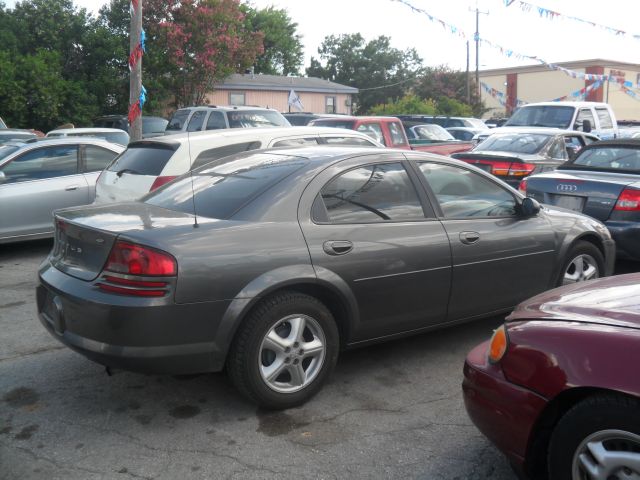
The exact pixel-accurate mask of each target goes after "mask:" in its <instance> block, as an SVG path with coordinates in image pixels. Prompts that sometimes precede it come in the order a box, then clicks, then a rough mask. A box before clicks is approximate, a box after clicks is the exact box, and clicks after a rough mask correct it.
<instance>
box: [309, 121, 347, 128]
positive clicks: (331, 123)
mask: <svg viewBox="0 0 640 480" xmlns="http://www.w3.org/2000/svg"><path fill="white" fill-rule="evenodd" d="M354 123H355V122H354V121H353V120H314V121H313V122H311V125H313V126H314V127H332V128H346V129H347V130H353V125H354Z"/></svg>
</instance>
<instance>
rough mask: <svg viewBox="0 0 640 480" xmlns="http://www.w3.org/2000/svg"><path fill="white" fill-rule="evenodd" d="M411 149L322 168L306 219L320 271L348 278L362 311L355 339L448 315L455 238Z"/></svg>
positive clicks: (335, 280)
mask: <svg viewBox="0 0 640 480" xmlns="http://www.w3.org/2000/svg"><path fill="white" fill-rule="evenodd" d="M407 166H408V164H407V162H406V161H405V159H404V156H402V155H401V154H398V153H394V154H392V155H367V156H360V157H357V158H353V159H349V160H345V161H342V162H339V163H338V164H335V165H333V166H331V167H329V168H327V169H326V170H324V171H323V172H322V173H320V174H319V175H318V176H317V177H316V178H315V179H314V180H313V181H312V182H311V183H310V184H309V186H308V187H307V189H306V190H305V193H304V195H303V198H302V199H301V202H300V207H299V220H300V225H301V228H302V231H303V233H304V236H305V239H306V241H307V245H308V247H309V253H310V255H311V261H312V263H313V266H314V268H315V270H316V274H317V275H318V277H319V278H320V279H321V280H323V281H327V282H329V283H331V284H333V285H335V286H340V285H343V286H345V288H346V290H347V291H348V292H350V293H349V295H350V296H351V298H353V299H355V302H356V303H357V306H358V310H359V318H358V319H357V320H356V325H355V326H354V328H353V330H352V331H351V332H350V340H351V341H352V342H358V341H364V340H367V339H372V338H377V337H382V336H386V335H391V334H395V333H399V332H404V331H411V330H416V329H420V328H424V327H429V326H432V325H434V324H438V323H441V322H444V321H445V319H446V311H447V303H448V298H449V285H450V280H451V253H450V247H449V240H448V238H447V235H446V232H445V230H444V228H443V227H442V224H441V223H440V222H439V221H438V220H436V219H435V217H434V215H433V210H432V209H431V207H430V206H429V204H428V200H427V198H426V195H425V193H424V190H421V189H419V188H416V187H418V186H419V181H418V179H417V175H416V174H415V172H413V171H411V170H408V169H407Z"/></svg>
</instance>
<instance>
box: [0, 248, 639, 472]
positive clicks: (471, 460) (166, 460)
mask: <svg viewBox="0 0 640 480" xmlns="http://www.w3.org/2000/svg"><path fill="white" fill-rule="evenodd" d="M50 248H51V242H50V241H41V242H31V243H24V244H20V245H0V479H3V480H4V479H7V480H9V479H11V480H13V479H47V480H49V479H65V480H66V479H83V480H84V479H112V478H113V479H129V478H134V479H138V478H142V479H178V478H179V479H289V478H291V479H294V478H295V479H297V480H299V479H307V478H308V479H345V478H349V479H365V478H366V479H370V478H385V479H386V478H415V479H425V480H426V479H429V480H439V479H442V480H444V479H446V480H454V479H460V480H462V479H482V478H487V479H494V480H507V479H508V480H514V479H515V476H514V475H513V474H512V473H511V470H510V468H509V466H508V464H507V462H506V460H505V459H504V458H503V456H502V455H501V454H500V453H499V452H498V451H497V450H496V449H495V448H494V447H493V446H492V445H491V444H490V443H489V442H488V441H487V440H486V439H485V438H484V437H483V436H482V435H481V434H480V433H479V431H478V430H477V429H476V428H475V427H474V426H473V424H472V423H471V421H470V420H469V418H468V417H467V415H466V412H465V410H464V406H463V402H462V395H461V389H460V383H461V381H462V364H463V360H464V357H465V355H466V353H467V351H468V350H469V349H471V348H472V347H473V346H474V345H476V344H477V343H479V342H481V341H484V340H485V339H487V338H488V337H489V336H490V334H491V331H492V329H493V328H495V327H496V326H497V325H498V324H500V322H501V321H502V318H491V319H487V320H482V321H477V322H474V323H471V324H467V325H464V326H460V327H455V328H449V329H446V330H441V331H438V332H432V333H429V334H424V335H420V336H416V337H412V338H409V339H404V340H399V341H394V342H390V343H386V344H382V345H377V346H372V347H368V348H363V349H359V350H354V351H349V352H345V353H343V354H342V355H341V357H340V359H339V361H338V365H337V368H336V371H335V373H334V375H333V376H332V378H331V380H330V382H329V383H328V384H327V385H325V386H324V388H323V389H322V390H321V392H320V393H319V394H318V395H317V396H316V397H314V398H313V399H312V400H311V401H310V402H308V403H307V404H306V405H304V406H302V407H300V408H296V409H290V410H287V411H284V412H267V411H262V410H260V409H257V408H256V407H255V405H253V404H251V403H249V402H247V401H245V400H244V399H243V398H242V397H240V396H239V395H238V394H237V393H236V391H235V390H234V389H233V387H232V386H231V385H230V383H229V381H228V380H227V378H226V376H225V375H224V374H206V375H195V376H181V377H173V376H159V375H140V374H135V373H128V372H116V373H115V374H114V375H113V376H111V377H110V376H108V375H107V374H106V373H105V370H104V368H102V367H100V366H99V365H97V364H94V363H92V362H90V361H89V360H86V359H85V358H84V357H82V356H81V355H79V354H77V353H74V352H72V351H71V350H69V349H67V348H66V347H63V346H62V345H61V344H59V343H58V342H57V341H56V340H55V339H54V338H52V337H51V336H50V335H49V334H48V333H47V332H46V331H45V330H44V328H43V327H42V326H41V325H40V323H39V321H38V319H37V316H36V307H35V300H34V290H35V286H36V283H37V277H36V270H37V267H38V264H39V263H40V262H41V261H42V260H43V259H44V257H45V256H46V254H47V253H48V251H49V250H50ZM635 268H636V267H635V266H623V267H622V269H623V270H625V271H632V270H634V269H635Z"/></svg>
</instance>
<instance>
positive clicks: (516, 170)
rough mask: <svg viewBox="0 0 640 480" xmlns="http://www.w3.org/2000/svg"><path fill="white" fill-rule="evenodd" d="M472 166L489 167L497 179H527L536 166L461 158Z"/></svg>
mask: <svg viewBox="0 0 640 480" xmlns="http://www.w3.org/2000/svg"><path fill="white" fill-rule="evenodd" d="M460 160H463V161H465V162H467V163H471V164H472V165H478V164H480V165H488V166H489V167H491V170H490V173H492V174H493V175H495V176H496V177H526V176H528V175H531V173H533V171H534V170H535V168H536V166H535V165H534V164H533V163H522V162H496V161H492V160H473V159H469V158H461V159H460Z"/></svg>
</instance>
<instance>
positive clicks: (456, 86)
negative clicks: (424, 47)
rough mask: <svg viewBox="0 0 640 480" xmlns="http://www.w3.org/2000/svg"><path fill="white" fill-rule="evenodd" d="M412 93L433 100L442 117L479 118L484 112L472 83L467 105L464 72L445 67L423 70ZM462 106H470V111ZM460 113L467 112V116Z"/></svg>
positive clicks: (465, 76)
mask: <svg viewBox="0 0 640 480" xmlns="http://www.w3.org/2000/svg"><path fill="white" fill-rule="evenodd" d="M414 92H415V93H416V95H418V96H419V97H421V98H433V99H434V100H435V101H436V102H437V103H438V110H439V112H440V113H441V114H443V115H451V116H477V117H479V116H481V115H482V114H483V113H484V111H485V110H486V109H485V107H484V104H483V103H482V102H481V100H480V99H479V97H478V94H477V89H476V88H475V82H473V81H472V82H471V85H470V94H471V95H470V97H471V98H470V103H467V75H466V72H462V71H458V70H452V69H451V68H449V67H446V66H439V67H435V68H425V69H424V71H423V75H422V76H421V77H420V80H419V81H418V82H416V85H415V88H414ZM452 101H455V103H452ZM462 104H465V105H468V106H470V111H469V109H466V110H465V109H464V108H463V105H462ZM462 111H467V112H468V114H464V115H463V114H462V113H461V112H462ZM450 112H455V113H450Z"/></svg>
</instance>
